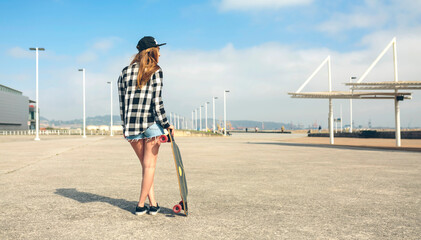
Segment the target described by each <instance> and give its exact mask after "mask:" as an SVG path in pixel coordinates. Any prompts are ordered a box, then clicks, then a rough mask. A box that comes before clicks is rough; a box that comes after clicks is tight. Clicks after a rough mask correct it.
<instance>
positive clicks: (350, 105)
mask: <svg viewBox="0 0 421 240" xmlns="http://www.w3.org/2000/svg"><path fill="white" fill-rule="evenodd" d="M353 79H354V80H355V79H357V77H351V78H349V82H350V83H352V80H353ZM349 90H350V91H351V93H353V92H354V90H353V89H352V86H351V87H350V89H349ZM349 121H350V124H349V132H350V133H352V125H353V124H352V98H350V99H349Z"/></svg>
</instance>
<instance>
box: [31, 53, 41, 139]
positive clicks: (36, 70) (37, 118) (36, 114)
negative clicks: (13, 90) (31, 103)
mask: <svg viewBox="0 0 421 240" xmlns="http://www.w3.org/2000/svg"><path fill="white" fill-rule="evenodd" d="M29 50H31V51H35V56H36V57H35V59H36V61H35V62H36V63H35V79H36V80H35V81H36V83H35V85H36V86H35V87H36V90H35V95H36V96H35V98H36V100H35V101H36V102H37V103H36V113H35V121H36V136H35V139H34V140H35V141H39V140H40V139H39V97H38V95H39V94H38V51H45V48H38V47H37V48H29Z"/></svg>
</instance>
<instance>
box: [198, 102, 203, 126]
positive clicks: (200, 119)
mask: <svg viewBox="0 0 421 240" xmlns="http://www.w3.org/2000/svg"><path fill="white" fill-rule="evenodd" d="M202 107H203V106H200V118H199V123H200V129H199V131H202Z"/></svg>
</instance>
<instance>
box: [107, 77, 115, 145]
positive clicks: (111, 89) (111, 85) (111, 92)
mask: <svg viewBox="0 0 421 240" xmlns="http://www.w3.org/2000/svg"><path fill="white" fill-rule="evenodd" d="M107 83H109V84H110V95H111V103H110V108H111V125H110V136H111V137H112V136H114V135H113V81H111V82H107Z"/></svg>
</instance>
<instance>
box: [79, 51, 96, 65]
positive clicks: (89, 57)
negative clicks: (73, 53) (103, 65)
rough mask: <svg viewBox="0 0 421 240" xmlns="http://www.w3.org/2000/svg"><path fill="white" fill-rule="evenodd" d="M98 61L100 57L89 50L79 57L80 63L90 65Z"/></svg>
mask: <svg viewBox="0 0 421 240" xmlns="http://www.w3.org/2000/svg"><path fill="white" fill-rule="evenodd" d="M97 59H98V55H97V54H96V53H95V52H94V51H92V50H88V51H86V52H84V53H82V54H81V55H79V56H78V57H77V61H78V62H79V63H89V62H93V61H95V60H97Z"/></svg>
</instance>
